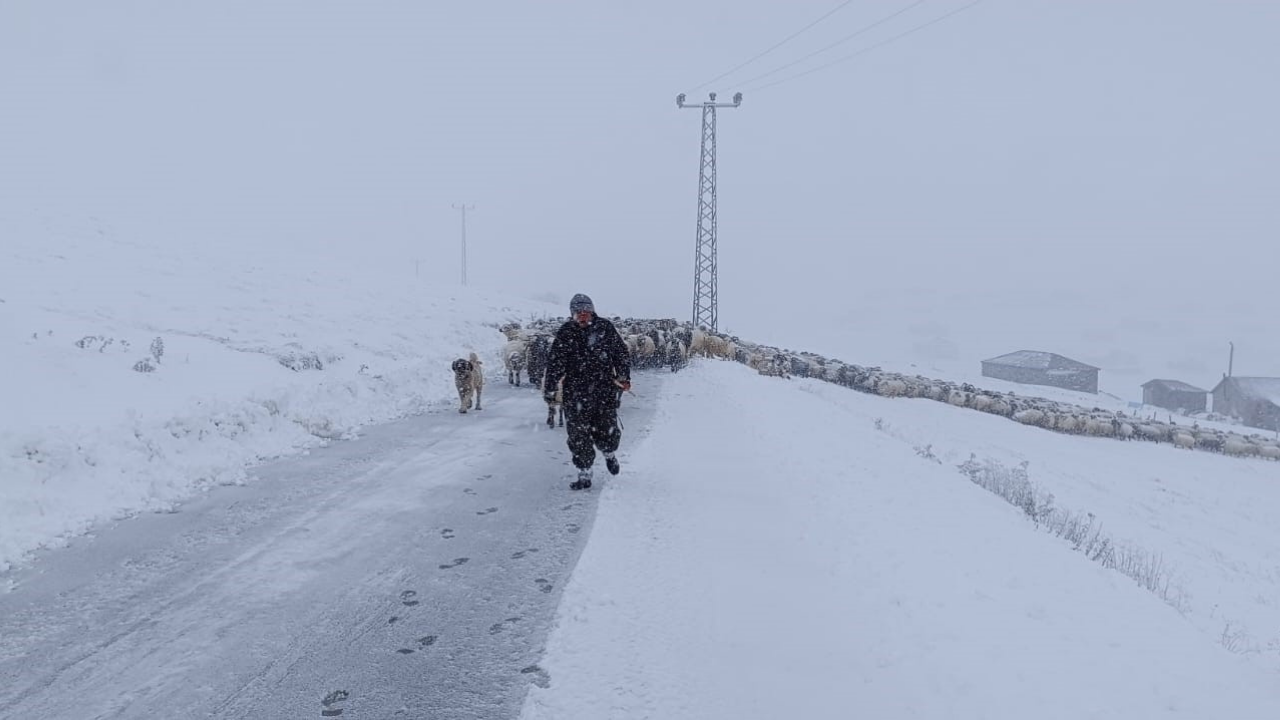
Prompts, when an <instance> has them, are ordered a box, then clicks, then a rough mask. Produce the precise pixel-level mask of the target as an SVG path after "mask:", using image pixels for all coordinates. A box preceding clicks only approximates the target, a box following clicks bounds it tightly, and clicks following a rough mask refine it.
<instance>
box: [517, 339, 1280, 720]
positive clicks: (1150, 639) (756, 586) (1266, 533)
mask: <svg viewBox="0 0 1280 720" xmlns="http://www.w3.org/2000/svg"><path fill="white" fill-rule="evenodd" d="M667 390H668V392H667V395H666V396H664V398H663V402H662V403H661V404H660V406H659V419H658V421H657V423H656V424H655V427H654V429H653V431H652V433H651V434H650V435H649V436H648V437H647V438H645V439H644V440H642V441H641V442H640V443H639V444H638V445H636V446H635V447H634V449H633V450H632V452H631V454H632V455H633V456H634V457H635V458H636V459H635V461H634V462H633V463H631V464H630V465H628V466H627V470H626V474H625V475H624V476H623V477H622V478H620V479H619V480H618V481H616V482H611V483H609V486H608V487H606V488H605V489H604V491H603V495H602V498H601V505H600V510H599V515H598V516H597V520H596V525H595V529H594V531H593V535H592V538H591V542H590V543H589V544H588V546H587V549H586V551H585V552H584V554H583V557H582V559H581V560H580V561H579V565H578V568H577V570H576V572H575V575H574V578H573V580H572V581H571V583H570V585H569V587H568V588H567V589H566V594H565V597H564V599H563V600H562V603H561V607H560V617H559V624H558V628H557V630H556V631H555V632H554V634H553V637H552V640H551V642H550V647H549V650H548V654H547V659H546V660H545V662H544V663H543V667H544V669H545V670H546V671H547V672H548V673H549V674H550V676H551V679H552V684H551V687H550V688H548V689H533V690H531V692H530V696H529V697H528V699H527V701H526V706H525V712H524V715H523V717H524V718H526V720H534V719H539V720H540V719H542V718H712V717H714V718H747V717H751V718H776V717H792V716H795V717H807V718H845V717H870V718H906V717H920V718H1020V717H1027V716H1029V715H1034V716H1036V717H1045V718H1081V717H1090V718H1155V717H1187V718H1208V717H1221V718H1228V717H1230V718H1266V717H1272V716H1274V715H1275V713H1276V712H1278V711H1280V686H1278V684H1277V682H1276V675H1275V672H1276V670H1277V668H1278V666H1280V663H1277V659H1278V657H1277V650H1278V649H1280V648H1277V646H1276V644H1275V635H1274V628H1275V627H1276V626H1277V622H1278V621H1280V612H1278V608H1277V607H1276V605H1275V598H1276V597H1277V596H1278V593H1277V584H1276V583H1277V580H1280V578H1278V577H1277V568H1278V567H1280V563H1278V561H1280V539H1278V538H1277V537H1276V535H1275V532H1274V530H1273V528H1272V526H1271V524H1270V523H1269V520H1268V517H1267V515H1268V513H1267V511H1266V510H1264V509H1263V508H1268V507H1275V504H1276V501H1277V499H1280V498H1278V495H1280V485H1277V484H1276V483H1275V482H1274V465H1266V464H1263V463H1262V462H1261V461H1258V462H1233V461H1229V460H1225V459H1223V458H1221V457H1214V456H1210V455H1207V454H1196V453H1175V452H1174V451H1173V450H1170V449H1169V448H1167V447H1152V446H1147V445H1143V444H1136V443H1128V444H1125V443H1118V442H1113V441H1106V440H1097V439H1093V440H1090V439H1082V438H1066V437H1061V436H1057V435H1054V434H1052V433H1045V432H1037V431H1035V430H1032V429H1028V428H1023V427H1020V426H1017V425H1016V424H1014V423H1009V422H1007V421H1003V420H1002V419H1000V418H993V417H989V416H987V417H984V416H980V415H979V414H978V413H974V412H971V411H965V410H957V409H954V408H948V407H946V406H943V405H941V404H939V403H933V402H929V401H924V400H886V399H882V398H878V397H874V396H866V395H861V394H859V393H854V392H850V391H848V390H844V389H841V388H838V387H835V386H831V385H827V384H823V383H818V382H814V381H808V380H803V381H791V382H787V381H783V380H776V379H770V378H762V377H760V376H757V375H755V374H754V373H752V372H750V371H749V370H747V369H745V368H743V367H741V366H737V365H732V364H729V363H709V364H703V365H701V366H698V367H696V368H694V369H693V370H691V371H690V372H688V373H687V374H682V375H681V376H679V377H678V378H676V379H674V380H673V381H672V382H670V383H669V384H668V388H667ZM930 446H931V447H930ZM970 452H973V453H977V454H978V455H979V457H990V458H994V459H997V460H1000V461H1004V462H1014V461H1017V460H1019V459H1021V458H1027V459H1030V460H1031V464H1030V474H1031V478H1032V480H1033V482H1037V483H1041V484H1043V486H1044V487H1045V488H1047V489H1050V490H1052V491H1053V492H1054V493H1055V495H1056V497H1057V501H1058V502H1059V503H1061V505H1063V506H1070V507H1072V508H1075V509H1078V510H1081V511H1084V510H1087V511H1089V512H1092V513H1095V515H1096V517H1097V518H1098V521H1099V522H1101V523H1102V525H1103V528H1104V532H1106V533H1108V534H1110V535H1111V537H1112V538H1113V539H1114V540H1115V541H1116V542H1120V543H1130V542H1132V543H1138V544H1142V545H1145V546H1146V547H1147V548H1148V549H1150V550H1152V551H1157V552H1159V553H1161V554H1162V555H1163V557H1164V562H1165V563H1166V567H1167V568H1169V569H1171V570H1172V571H1173V572H1174V573H1175V575H1176V578H1175V581H1176V582H1177V583H1179V584H1180V587H1181V588H1182V589H1183V590H1184V594H1183V595H1182V596H1181V598H1180V599H1181V605H1182V607H1181V612H1179V609H1175V608H1174V607H1173V606H1171V605H1170V604H1168V603H1166V602H1163V601H1162V600H1161V599H1160V598H1158V597H1157V596H1156V595H1154V594H1152V593H1150V592H1148V591H1146V590H1144V589H1141V588H1140V587H1139V586H1138V585H1137V584H1136V583H1134V582H1133V581H1132V580H1130V579H1129V578H1128V577H1126V576H1124V575H1122V574H1120V573H1119V572H1116V571H1114V570H1108V569H1104V568H1102V567H1101V566H1099V565H1098V564H1096V563H1094V562H1092V561H1090V560H1089V559H1088V558H1086V557H1085V556H1084V555H1083V554H1081V553H1079V552H1076V551H1075V550H1073V549H1072V547H1071V546H1070V545H1069V544H1068V543H1067V542H1065V541H1063V540H1061V539H1059V538H1057V537H1054V536H1053V535H1050V534H1048V533H1045V532H1041V531H1037V530H1036V529H1035V527H1034V525H1033V524H1032V523H1031V522H1030V521H1029V520H1028V519H1027V518H1026V517H1025V516H1024V515H1023V514H1022V513H1021V512H1020V511H1018V510H1016V509H1015V508H1013V507H1011V506H1010V505H1009V504H1007V503H1006V502H1004V501H1003V500H1002V499H1000V498H999V497H997V496H996V495H993V494H991V493H988V492H987V491H985V490H983V489H981V488H979V487H978V486H977V485H975V484H973V483H971V482H969V481H968V479H967V478H966V477H965V476H964V475H962V474H960V473H959V472H958V471H957V469H956V467H955V465H956V464H958V462H961V461H963V460H965V459H967V458H968V455H969V453H970ZM1232 621H1234V622H1232ZM1229 623H1230V629H1229V630H1224V628H1226V627H1227V626H1228V624H1229ZM1246 623H1253V628H1254V629H1255V630H1256V631H1258V632H1260V634H1259V635H1256V636H1251V637H1250V638H1249V639H1248V640H1247V641H1246V640H1243V639H1240V640H1239V642H1237V643H1234V644H1233V646H1232V648H1231V649H1234V650H1235V651H1236V653H1235V654H1233V653H1232V652H1230V651H1229V649H1228V648H1227V647H1224V643H1223V642H1222V641H1221V639H1222V636H1223V634H1224V632H1225V633H1227V634H1228V635H1229V634H1230V632H1231V631H1233V630H1235V629H1241V628H1242V627H1243V624H1246Z"/></svg>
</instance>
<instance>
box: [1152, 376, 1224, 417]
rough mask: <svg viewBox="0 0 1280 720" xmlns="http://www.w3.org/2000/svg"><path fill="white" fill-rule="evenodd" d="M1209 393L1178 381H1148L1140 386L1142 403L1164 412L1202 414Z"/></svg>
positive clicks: (1206, 405)
mask: <svg viewBox="0 0 1280 720" xmlns="http://www.w3.org/2000/svg"><path fill="white" fill-rule="evenodd" d="M1208 402H1209V391H1208V390H1201V389H1200V388H1198V387H1196V386H1195V385H1188V384H1187V383H1184V382H1180V381H1178V380H1149V381H1147V382H1145V383H1143V384H1142V403H1143V404H1144V405H1155V406H1156V407H1162V408H1165V409H1166V410H1181V411H1184V412H1189V413H1198V412H1204V411H1205V410H1206V409H1207V407H1208Z"/></svg>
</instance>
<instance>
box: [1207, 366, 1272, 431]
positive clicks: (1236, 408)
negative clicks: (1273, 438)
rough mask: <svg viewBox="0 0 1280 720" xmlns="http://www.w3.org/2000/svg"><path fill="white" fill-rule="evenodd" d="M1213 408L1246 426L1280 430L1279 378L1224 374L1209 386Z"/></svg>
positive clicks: (1216, 411)
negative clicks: (1215, 384)
mask: <svg viewBox="0 0 1280 720" xmlns="http://www.w3.org/2000/svg"><path fill="white" fill-rule="evenodd" d="M1213 411H1214V412H1215V413H1220V414H1222V415H1230V416H1232V417H1235V418H1238V419H1239V420H1240V421H1241V422H1243V423H1244V424H1245V425H1248V426H1249V427H1255V428H1261V429H1263V430H1280V378H1267V377H1236V376H1232V377H1224V378H1222V382H1220V383H1218V384H1217V386H1216V387H1214V388H1213Z"/></svg>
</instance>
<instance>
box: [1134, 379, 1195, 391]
mask: <svg viewBox="0 0 1280 720" xmlns="http://www.w3.org/2000/svg"><path fill="white" fill-rule="evenodd" d="M1149 385H1160V386H1162V387H1164V389H1166V390H1172V391H1174V392H1194V393H1202V392H1209V391H1208V390H1201V389H1200V388H1198V387H1196V386H1195V385H1188V384H1187V383H1184V382H1182V381H1181V380H1148V381H1147V382H1144V383H1142V387H1147V386H1149Z"/></svg>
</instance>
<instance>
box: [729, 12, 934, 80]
mask: <svg viewBox="0 0 1280 720" xmlns="http://www.w3.org/2000/svg"><path fill="white" fill-rule="evenodd" d="M927 1H928V0H915V2H913V3H911V4H910V5H908V6H906V7H904V8H902V9H900V10H898V11H896V12H893V13H890V14H889V15H886V16H884V17H882V18H880V19H879V20H877V21H875V22H873V23H871V24H870V25H864V26H863V27H861V28H859V29H858V30H856V31H854V32H853V33H850V34H849V35H845V36H844V37H842V38H840V39H839V40H837V41H835V42H833V43H831V44H830V45H827V46H826V47H823V48H820V49H818V50H814V51H813V52H811V53H809V54H808V55H805V56H804V57H802V58H800V59H798V60H792V61H791V62H789V63H787V64H786V65H782V66H779V67H776V68H774V69H772V70H770V71H769V72H767V73H762V74H760V75H756V76H755V77H753V78H748V79H747V80H744V81H743V82H742V83H741V84H742V85H743V86H744V87H745V86H747V85H750V84H751V83H753V82H756V81H757V80H763V79H764V78H767V77H769V76H770V75H776V74H778V73H780V72H782V71H783V70H786V69H787V68H789V67H795V66H796V65H799V64H800V63H802V62H804V61H805V60H808V59H809V58H811V57H813V56H815V55H821V54H822V53H824V52H826V51H828V50H830V49H831V48H834V47H839V46H840V45H843V44H845V43H847V42H849V41H850V40H853V39H854V38H857V37H859V36H860V35H863V34H865V33H867V32H869V31H871V30H874V29H875V28H877V27H880V26H881V25H883V24H885V23H887V22H889V21H890V20H892V19H894V18H896V17H898V16H899V15H902V14H903V13H905V12H907V11H908V10H911V9H913V8H915V7H918V6H920V5H923V4H924V3H925V2H927ZM766 87H767V86H766Z"/></svg>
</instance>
